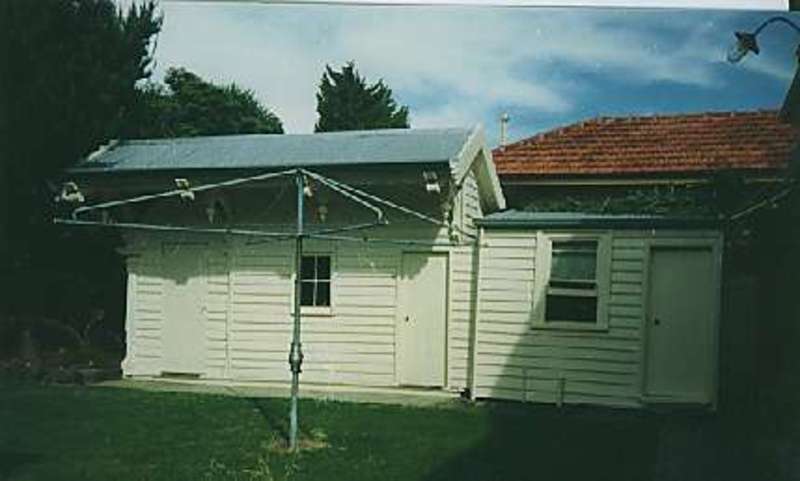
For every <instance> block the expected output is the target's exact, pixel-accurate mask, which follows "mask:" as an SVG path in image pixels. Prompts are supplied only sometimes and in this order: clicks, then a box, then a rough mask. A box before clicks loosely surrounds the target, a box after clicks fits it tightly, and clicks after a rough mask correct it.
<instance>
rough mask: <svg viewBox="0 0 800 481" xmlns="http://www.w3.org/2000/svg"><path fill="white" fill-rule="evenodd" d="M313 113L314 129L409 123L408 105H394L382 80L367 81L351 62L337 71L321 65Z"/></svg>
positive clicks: (397, 126) (391, 126)
mask: <svg viewBox="0 0 800 481" xmlns="http://www.w3.org/2000/svg"><path fill="white" fill-rule="evenodd" d="M317 113H318V114H319V119H318V120H317V124H316V125H315V126H314V131H315V132H335V131H340V130H369V129H406V128H408V127H409V124H408V107H406V106H402V107H401V106H398V105H397V103H396V102H395V100H394V99H393V98H392V89H390V88H389V87H388V86H387V85H386V84H384V83H383V80H379V81H378V82H376V83H374V84H372V85H367V80H366V79H365V78H364V77H362V76H361V75H359V73H358V70H356V66H355V63H354V62H349V63H347V64H345V65H344V66H343V67H342V69H341V70H340V71H336V70H334V69H332V68H331V67H330V66H328V65H326V66H325V73H323V74H322V80H320V84H319V91H318V92H317Z"/></svg>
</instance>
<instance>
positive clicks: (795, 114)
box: [727, 16, 800, 125]
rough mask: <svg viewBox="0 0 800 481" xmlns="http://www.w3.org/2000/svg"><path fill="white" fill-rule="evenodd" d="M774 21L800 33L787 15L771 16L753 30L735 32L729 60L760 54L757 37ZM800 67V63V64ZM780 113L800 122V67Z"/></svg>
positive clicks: (736, 60) (797, 52)
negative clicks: (734, 41)
mask: <svg viewBox="0 0 800 481" xmlns="http://www.w3.org/2000/svg"><path fill="white" fill-rule="evenodd" d="M773 23H782V24H784V25H787V26H788V27H790V28H791V29H792V30H794V31H795V32H796V33H797V34H800V26H799V25H798V24H797V23H795V22H793V21H792V20H790V19H788V18H786V17H780V16H778V17H770V18H768V19H766V20H764V21H763V22H761V25H759V26H758V27H757V28H756V29H755V30H753V31H752V32H735V33H734V35H735V36H736V43H734V44H733V45H731V48H730V49H729V50H728V56H727V58H728V62H730V63H738V62H740V61H741V60H742V59H743V58H744V57H746V56H747V54H748V53H750V52H753V53H754V54H756V55H758V54H759V52H760V51H761V49H760V48H759V47H758V41H757V37H758V34H760V33H761V31H762V30H764V29H765V28H766V27H767V26H768V25H771V24H773ZM796 55H797V59H798V62H800V44H798V46H797V51H796ZM798 66H799V67H800V64H799V65H798ZM780 115H781V117H782V118H784V119H786V120H788V121H789V122H790V123H792V124H794V125H799V124H800V68H798V69H797V70H795V74H794V79H793V80H792V83H791V85H790V86H789V90H788V91H787V92H786V99H785V100H784V101H783V106H782V107H781V111H780Z"/></svg>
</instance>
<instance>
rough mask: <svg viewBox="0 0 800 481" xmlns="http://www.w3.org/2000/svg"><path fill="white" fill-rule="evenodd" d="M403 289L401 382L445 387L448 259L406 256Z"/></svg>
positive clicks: (399, 342) (399, 356)
mask: <svg viewBox="0 0 800 481" xmlns="http://www.w3.org/2000/svg"><path fill="white" fill-rule="evenodd" d="M399 287H400V293H399V294H400V296H399V297H400V299H399V300H400V302H399V310H400V311H399V316H398V329H397V349H398V352H397V369H398V381H399V383H400V384H401V385H406V386H427V387H441V386H444V383H445V365H446V362H445V357H446V354H445V353H446V336H445V333H446V324H447V255H446V254H430V253H404V254H403V260H402V271H401V280H400V286H399Z"/></svg>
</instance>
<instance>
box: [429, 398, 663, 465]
mask: <svg viewBox="0 0 800 481" xmlns="http://www.w3.org/2000/svg"><path fill="white" fill-rule="evenodd" d="M487 409H489V410H490V411H491V412H490V415H489V419H488V421H489V423H490V426H489V430H488V433H487V435H486V436H485V437H484V438H483V439H482V440H481V441H480V442H479V443H478V444H476V445H474V446H472V447H471V448H470V449H468V450H466V451H463V452H461V453H458V454H457V455H455V456H452V457H451V458H450V459H447V460H445V461H444V462H443V463H442V464H440V465H439V466H438V467H436V468H435V469H434V470H433V471H432V472H431V473H430V475H429V476H428V477H427V478H426V479H428V480H431V481H433V480H445V479H459V480H493V479H514V480H523V479H536V480H547V479H553V480H560V481H567V480H587V479H592V480H597V479H614V480H647V479H651V478H652V474H653V466H654V464H655V458H656V453H657V451H658V430H659V425H660V422H659V420H658V419H656V418H654V417H651V416H646V415H643V414H641V413H631V412H620V411H617V410H603V409H589V408H564V409H558V408H555V407H553V406H546V405H517V406H514V405H509V404H506V403H503V404H493V405H491V406H487Z"/></svg>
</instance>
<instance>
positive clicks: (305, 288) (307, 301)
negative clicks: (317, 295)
mask: <svg viewBox="0 0 800 481" xmlns="http://www.w3.org/2000/svg"><path fill="white" fill-rule="evenodd" d="M314 286H315V283H314V282H302V283H301V284H300V305H301V306H313V305H314Z"/></svg>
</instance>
